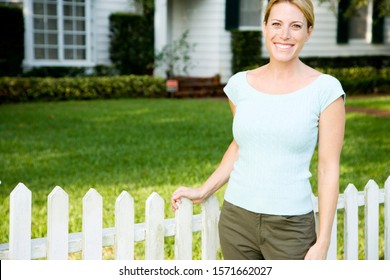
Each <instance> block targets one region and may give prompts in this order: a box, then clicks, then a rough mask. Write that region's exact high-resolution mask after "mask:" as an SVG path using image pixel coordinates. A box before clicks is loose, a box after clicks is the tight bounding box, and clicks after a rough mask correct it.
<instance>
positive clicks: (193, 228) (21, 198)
mask: <svg viewBox="0 0 390 280" xmlns="http://www.w3.org/2000/svg"><path fill="white" fill-rule="evenodd" d="M312 199H313V205H314V211H315V212H316V213H318V199H317V197H315V196H313V198H312ZM82 203H83V209H82V232H79V233H71V234H69V233H68V224H69V214H68V213H69V198H68V194H67V193H66V192H65V191H64V190H63V189H62V188H60V187H58V186H57V187H55V188H54V189H53V191H52V192H51V193H50V194H49V196H48V214H47V237H45V238H36V239H31V191H30V190H29V189H28V188H27V187H26V186H25V185H24V184H22V183H19V184H18V185H17V186H16V188H15V189H14V190H13V191H12V192H11V195H10V227H9V230H10V232H9V243H6V244H0V260H6V259H41V258H43V259H68V258H69V253H75V252H81V253H82V259H86V260H100V259H102V248H103V247H105V246H113V247H114V254H115V259H134V242H138V241H145V259H147V260H162V259H163V258H164V237H167V236H174V237H175V243H174V258H175V259H177V260H188V259H191V258H192V236H193V232H201V242H202V259H204V260H210V259H216V257H217V252H218V248H219V239H218V226H217V225H218V219H219V213H220V209H219V202H218V200H217V198H216V197H214V196H212V197H210V199H209V200H208V201H206V202H205V203H204V204H202V212H201V214H197V215H193V205H192V203H191V201H189V200H187V199H183V201H182V204H181V205H180V209H179V210H178V211H176V214H175V218H173V219H164V201H163V199H162V198H161V197H160V196H159V195H158V194H157V193H153V194H151V195H150V196H149V198H148V199H147V200H146V208H145V222H144V223H139V224H135V223H134V213H135V212H134V200H133V198H132V197H131V196H130V194H129V193H127V192H125V191H124V192H122V193H121V194H120V195H119V196H118V198H117V199H116V203H115V227H114V228H103V226H102V221H103V199H102V197H101V196H100V194H99V193H98V192H97V191H96V190H95V189H90V190H89V191H88V192H87V193H86V195H85V196H84V197H83V202H82ZM380 204H384V232H383V236H384V241H383V242H384V259H390V220H389V219H390V176H389V178H388V179H387V181H386V182H385V186H384V188H383V189H380V188H379V187H378V185H377V184H376V183H375V182H374V181H373V180H370V181H369V182H368V183H367V185H366V186H365V189H364V191H360V192H359V191H357V189H356V188H355V186H354V185H352V184H350V185H348V187H347V188H346V190H345V192H344V193H343V194H340V195H339V199H338V205H337V209H338V210H343V211H338V212H340V214H344V228H343V232H344V259H358V243H359V229H358V224H359V214H358V208H359V206H364V224H365V227H364V237H365V239H364V244H365V259H378V257H379V236H380V233H379V219H380V215H379V205H380ZM337 232H338V228H337V218H335V220H334V224H333V230H332V239H331V245H330V248H329V252H328V259H337V235H338V234H337Z"/></svg>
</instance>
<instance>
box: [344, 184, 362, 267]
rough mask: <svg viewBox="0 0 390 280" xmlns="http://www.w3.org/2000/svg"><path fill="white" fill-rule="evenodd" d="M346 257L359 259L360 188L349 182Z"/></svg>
mask: <svg viewBox="0 0 390 280" xmlns="http://www.w3.org/2000/svg"><path fill="white" fill-rule="evenodd" d="M344 209H345V213H344V259H346V260H357V259H358V252H359V250H358V244H359V242H358V238H359V216H358V190H357V189H356V187H355V186H354V185H353V184H349V185H348V186H347V188H346V189H345V191H344Z"/></svg>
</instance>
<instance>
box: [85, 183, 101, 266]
mask: <svg viewBox="0 0 390 280" xmlns="http://www.w3.org/2000/svg"><path fill="white" fill-rule="evenodd" d="M102 226H103V199H102V197H101V195H100V194H99V193H98V192H97V191H96V190H95V189H90V190H89V191H88V192H87V194H86V195H85V196H84V198H83V225H82V227H83V252H82V256H83V259H84V260H101V258H102V244H103V241H102V239H103V238H102V230H103V227H102Z"/></svg>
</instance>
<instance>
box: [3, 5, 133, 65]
mask: <svg viewBox="0 0 390 280" xmlns="http://www.w3.org/2000/svg"><path fill="white" fill-rule="evenodd" d="M1 2H7V3H14V4H18V5H21V6H22V7H23V14H24V22H25V57H24V61H23V66H24V68H26V69H28V68H33V67H41V66H71V67H87V68H88V67H93V66H96V65H109V64H111V61H110V57H109V43H110V41H109V16H110V14H111V13H114V12H123V11H128V12H137V11H138V10H139V9H137V5H136V4H135V1H134V0H78V1H74V0H8V1H0V3H1Z"/></svg>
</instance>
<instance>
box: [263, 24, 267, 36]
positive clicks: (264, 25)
mask: <svg viewBox="0 0 390 280" xmlns="http://www.w3.org/2000/svg"><path fill="white" fill-rule="evenodd" d="M266 25H267V23H266V22H265V21H263V24H262V31H263V34H265V32H266V31H265V29H266V28H265V27H266Z"/></svg>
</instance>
